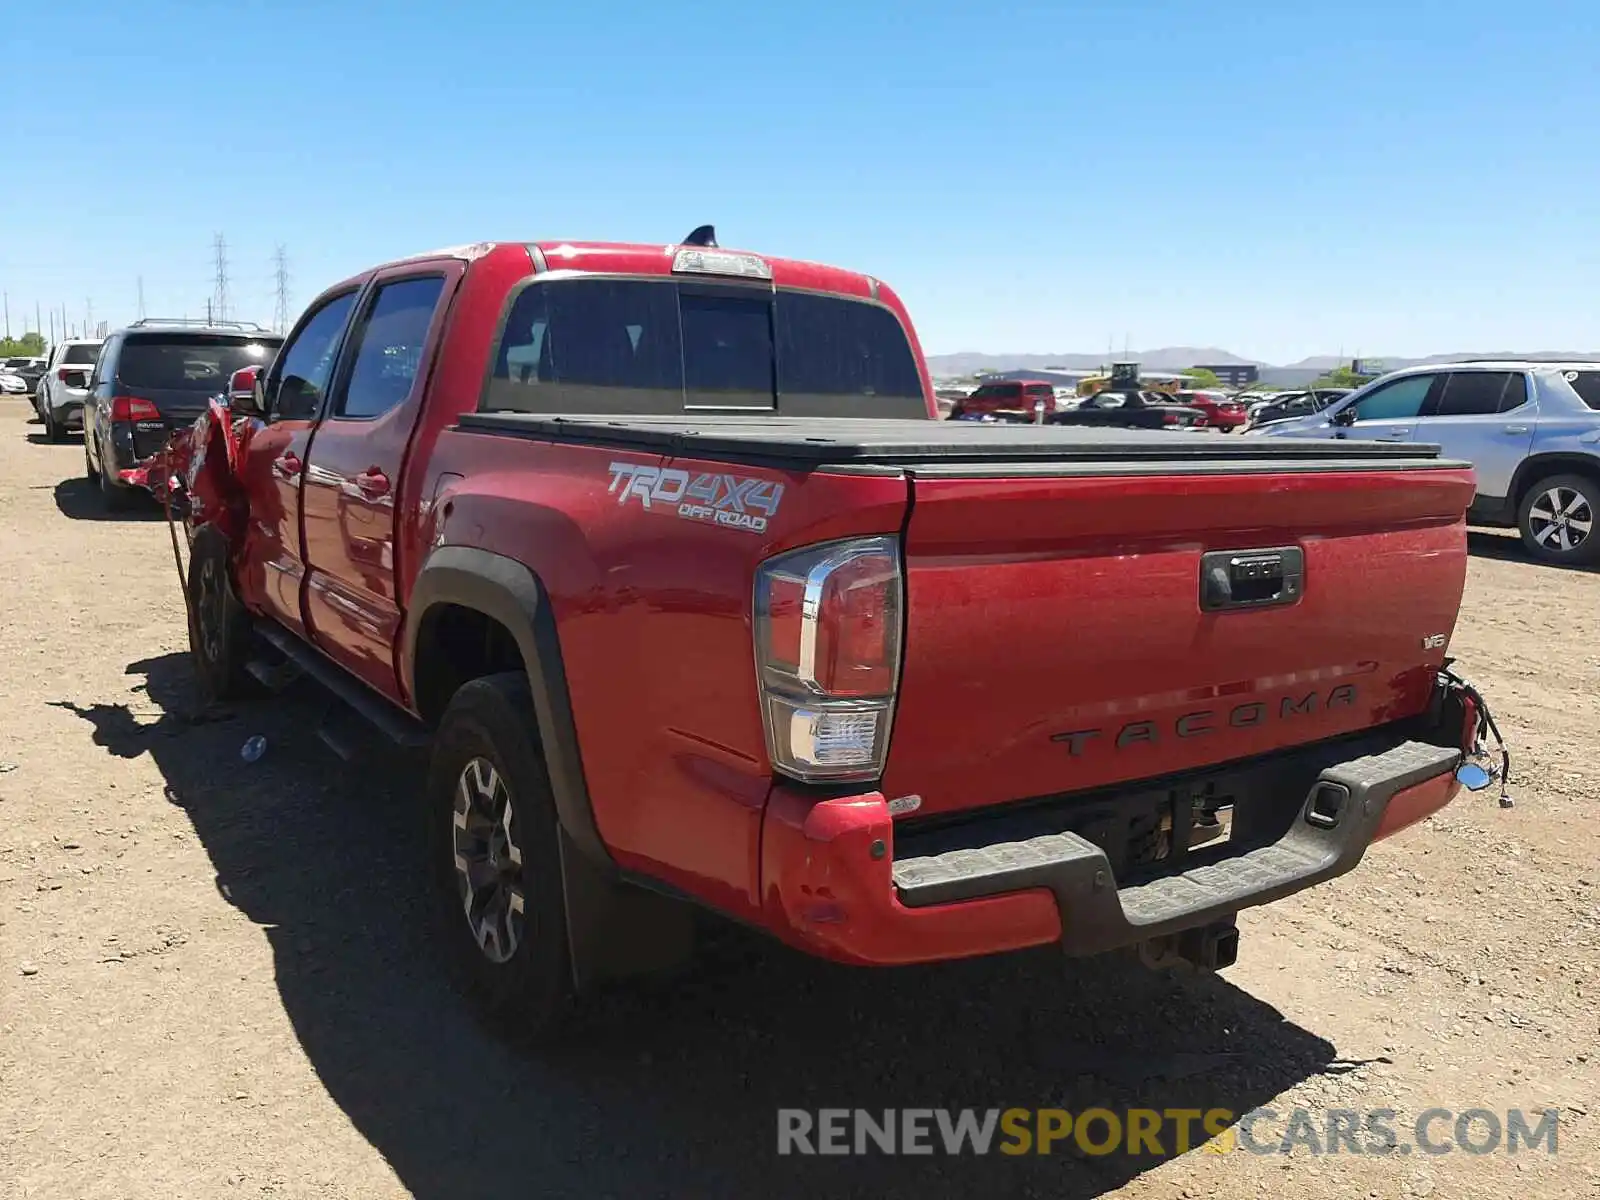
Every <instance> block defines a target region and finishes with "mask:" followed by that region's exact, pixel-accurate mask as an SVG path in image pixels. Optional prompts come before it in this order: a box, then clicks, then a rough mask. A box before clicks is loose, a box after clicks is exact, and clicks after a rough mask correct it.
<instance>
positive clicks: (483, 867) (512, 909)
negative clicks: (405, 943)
mask: <svg viewBox="0 0 1600 1200" xmlns="http://www.w3.org/2000/svg"><path fill="white" fill-rule="evenodd" d="M454 824H455V829H454V837H455V868H456V884H457V889H458V891H459V892H460V895H461V908H462V912H463V913H464V914H465V916H466V918H467V926H468V927H469V928H470V929H471V930H472V937H473V940H474V941H476V942H477V943H478V949H479V950H481V951H482V952H483V955H484V957H485V958H487V959H488V960H489V961H490V962H494V963H503V962H506V961H508V960H509V959H510V958H511V956H512V955H514V954H515V953H516V952H517V946H518V945H519V944H520V943H521V941H522V936H523V924H524V919H525V900H524V897H523V890H522V847H521V846H519V845H518V844H517V840H516V810H515V808H514V806H513V804H512V800H511V791H510V789H509V788H507V786H506V781H505V777H504V776H503V775H501V774H500V772H499V771H498V770H496V769H495V765H494V764H493V763H492V762H490V761H489V760H488V759H485V758H474V759H472V760H471V761H470V762H468V763H467V765H466V766H465V767H464V768H463V769H462V771H461V776H460V778H459V779H458V780H457V781H456V799H455V812H454Z"/></svg>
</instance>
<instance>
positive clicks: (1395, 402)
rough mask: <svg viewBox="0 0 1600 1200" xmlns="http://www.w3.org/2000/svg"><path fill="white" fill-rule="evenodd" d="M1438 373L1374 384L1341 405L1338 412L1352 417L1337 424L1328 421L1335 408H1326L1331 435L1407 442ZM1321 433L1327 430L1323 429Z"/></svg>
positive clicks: (1412, 434) (1410, 376) (1436, 380)
mask: <svg viewBox="0 0 1600 1200" xmlns="http://www.w3.org/2000/svg"><path fill="white" fill-rule="evenodd" d="M1440 379H1441V377H1440V376H1438V375H1406V376H1403V377H1401V378H1400V379H1396V380H1395V381H1394V382H1393V383H1388V384H1385V385H1384V386H1382V387H1377V388H1374V389H1373V390H1372V391H1370V392H1368V393H1367V394H1366V395H1364V396H1362V397H1361V398H1360V399H1359V400H1357V401H1356V402H1355V403H1354V404H1353V405H1345V406H1342V412H1341V415H1342V416H1344V417H1345V419H1346V420H1348V419H1349V418H1350V417H1352V416H1353V417H1354V418H1355V421H1354V423H1353V424H1349V425H1338V424H1335V423H1333V422H1332V421H1331V416H1332V414H1333V413H1334V412H1335V411H1337V410H1335V409H1332V408H1330V409H1328V410H1327V411H1328V414H1329V418H1330V420H1329V423H1330V424H1333V427H1334V434H1333V436H1334V437H1339V438H1357V439H1360V440H1361V441H1365V442H1409V441H1411V440H1412V439H1413V438H1414V437H1415V435H1416V432H1417V419H1418V418H1419V417H1420V416H1421V415H1422V409H1423V406H1424V404H1426V403H1427V400H1428V397H1429V396H1430V395H1431V394H1432V393H1433V391H1434V389H1435V388H1436V387H1437V386H1438V385H1439V382H1440ZM1322 436H1323V437H1326V436H1327V434H1326V433H1325V432H1324V433H1323V434H1322Z"/></svg>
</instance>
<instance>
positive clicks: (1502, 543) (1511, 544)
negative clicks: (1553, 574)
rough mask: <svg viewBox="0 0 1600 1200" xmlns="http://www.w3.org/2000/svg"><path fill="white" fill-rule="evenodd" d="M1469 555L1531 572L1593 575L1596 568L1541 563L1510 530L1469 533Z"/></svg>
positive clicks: (1470, 531)
mask: <svg viewBox="0 0 1600 1200" xmlns="http://www.w3.org/2000/svg"><path fill="white" fill-rule="evenodd" d="M1467 553H1469V554H1471V555H1472V556H1473V557H1474V558H1494V559H1499V560H1500V561H1501V562H1516V563H1522V564H1523V565H1524V566H1526V567H1527V568H1528V569H1529V570H1545V571H1579V572H1582V573H1584V574H1589V575H1593V574H1595V573H1596V568H1595V567H1585V566H1579V565H1577V564H1575V563H1573V564H1565V563H1547V562H1539V561H1538V560H1537V559H1535V558H1534V557H1533V556H1532V555H1530V554H1529V553H1528V552H1527V551H1526V550H1525V549H1523V546H1522V539H1521V538H1520V537H1519V536H1517V534H1516V533H1515V532H1512V531H1510V530H1506V531H1500V530H1495V531H1493V532H1485V531H1483V530H1478V529H1469V530H1468V531H1467Z"/></svg>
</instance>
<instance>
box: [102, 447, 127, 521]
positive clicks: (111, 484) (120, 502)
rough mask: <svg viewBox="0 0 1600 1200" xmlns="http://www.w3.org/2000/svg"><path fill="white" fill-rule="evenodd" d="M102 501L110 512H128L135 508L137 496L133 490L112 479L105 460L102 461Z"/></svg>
mask: <svg viewBox="0 0 1600 1200" xmlns="http://www.w3.org/2000/svg"><path fill="white" fill-rule="evenodd" d="M99 475H100V501H101V503H102V504H104V505H105V506H106V509H107V510H108V511H110V512H126V511H127V510H128V509H129V508H131V507H132V506H133V502H134V500H135V498H136V497H135V496H134V494H133V489H132V488H127V487H123V486H122V485H121V484H120V483H117V482H115V481H114V480H113V479H112V471H111V470H110V468H108V467H107V466H106V463H105V460H104V459H101V460H100V472H99Z"/></svg>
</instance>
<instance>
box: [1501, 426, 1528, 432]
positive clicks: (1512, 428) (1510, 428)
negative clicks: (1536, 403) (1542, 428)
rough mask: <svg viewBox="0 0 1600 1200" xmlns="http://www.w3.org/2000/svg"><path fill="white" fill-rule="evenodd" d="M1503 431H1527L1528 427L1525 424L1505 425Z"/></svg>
mask: <svg viewBox="0 0 1600 1200" xmlns="http://www.w3.org/2000/svg"><path fill="white" fill-rule="evenodd" d="M1505 431H1506V432H1507V433H1527V432H1528V427H1527V426H1526V425H1507V426H1506V429H1505Z"/></svg>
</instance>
